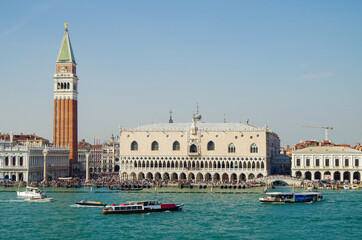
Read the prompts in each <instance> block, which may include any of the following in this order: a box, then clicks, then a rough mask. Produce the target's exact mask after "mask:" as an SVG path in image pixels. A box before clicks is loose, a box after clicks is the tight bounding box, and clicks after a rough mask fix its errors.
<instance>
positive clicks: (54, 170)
mask: <svg viewBox="0 0 362 240" xmlns="http://www.w3.org/2000/svg"><path fill="white" fill-rule="evenodd" d="M43 149H44V147H34V146H24V145H13V144H12V143H10V142H0V178H9V179H11V180H13V181H25V182H32V181H42V180H43V177H44V175H43V174H44V154H43ZM47 149H48V153H47V157H46V162H47V176H48V178H51V179H57V178H59V177H67V176H68V175H69V150H68V149H59V148H51V147H48V148H47Z"/></svg>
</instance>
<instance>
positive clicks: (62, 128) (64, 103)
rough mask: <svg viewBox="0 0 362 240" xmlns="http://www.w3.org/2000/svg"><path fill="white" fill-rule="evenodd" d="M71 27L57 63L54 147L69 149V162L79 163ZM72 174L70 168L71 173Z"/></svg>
mask: <svg viewBox="0 0 362 240" xmlns="http://www.w3.org/2000/svg"><path fill="white" fill-rule="evenodd" d="M76 67H77V64H76V62H75V58H74V53H73V49H72V45H71V43H70V39H69V33H68V27H67V24H65V32H64V36H63V40H62V44H61V47H60V50H59V54H58V58H57V61H56V73H55V74H54V122H53V126H54V127H53V145H54V146H57V147H62V146H63V147H64V146H65V147H68V146H69V149H70V154H69V162H70V166H71V165H72V163H74V162H76V161H77V156H78V154H77V150H78V147H77V144H78V142H77V141H78V103H77V101H78V77H77V71H76ZM69 171H70V172H71V168H70V170H69Z"/></svg>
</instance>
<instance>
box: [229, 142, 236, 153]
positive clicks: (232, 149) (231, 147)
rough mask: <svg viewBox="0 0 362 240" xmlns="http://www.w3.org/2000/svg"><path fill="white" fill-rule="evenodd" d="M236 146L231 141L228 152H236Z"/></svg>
mask: <svg viewBox="0 0 362 240" xmlns="http://www.w3.org/2000/svg"><path fill="white" fill-rule="evenodd" d="M235 150H236V149H235V146H234V144H233V143H230V144H229V146H228V153H235Z"/></svg>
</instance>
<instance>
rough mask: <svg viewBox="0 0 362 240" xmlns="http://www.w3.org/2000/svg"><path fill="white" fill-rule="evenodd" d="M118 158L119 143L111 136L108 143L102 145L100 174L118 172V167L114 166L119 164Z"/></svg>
mask: <svg viewBox="0 0 362 240" xmlns="http://www.w3.org/2000/svg"><path fill="white" fill-rule="evenodd" d="M118 156H119V141H117V140H116V139H114V137H113V135H112V137H111V139H110V140H109V141H108V142H105V143H103V144H102V153H101V159H102V162H101V169H102V172H117V171H119V166H118V165H116V163H118V162H119V157H118ZM116 166H117V167H116Z"/></svg>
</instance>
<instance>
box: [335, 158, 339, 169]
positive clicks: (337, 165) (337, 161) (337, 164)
mask: <svg viewBox="0 0 362 240" xmlns="http://www.w3.org/2000/svg"><path fill="white" fill-rule="evenodd" d="M335 165H336V167H339V159H336V160H335Z"/></svg>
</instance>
